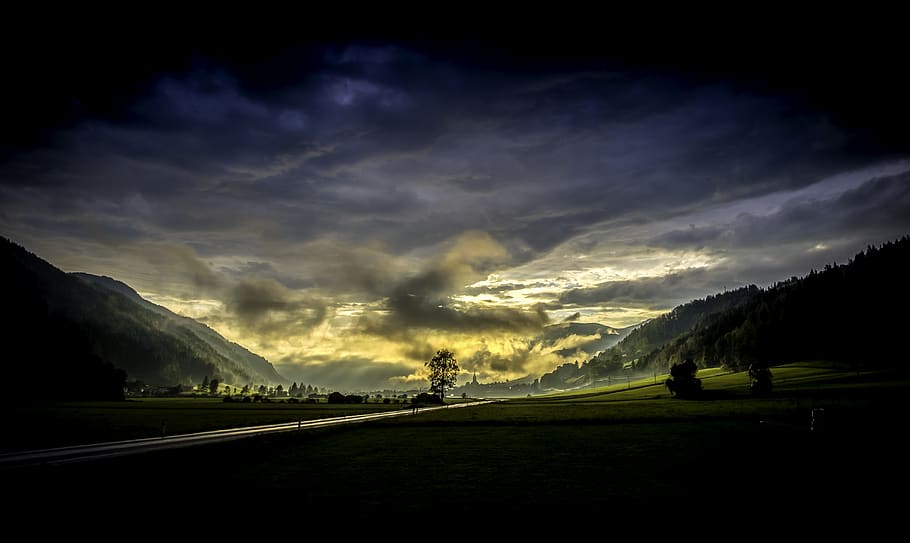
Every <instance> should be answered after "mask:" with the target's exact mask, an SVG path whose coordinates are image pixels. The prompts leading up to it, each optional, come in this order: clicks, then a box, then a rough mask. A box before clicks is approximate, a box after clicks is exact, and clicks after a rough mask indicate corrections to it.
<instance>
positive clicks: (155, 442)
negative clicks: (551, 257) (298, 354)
mask: <svg viewBox="0 0 910 543" xmlns="http://www.w3.org/2000/svg"><path fill="white" fill-rule="evenodd" d="M494 401H496V400H483V401H476V402H465V403H456V404H448V405H440V406H435V407H421V408H420V409H418V410H417V411H416V413H415V412H414V410H412V409H399V410H395V411H383V412H380V413H366V414H363V415H347V416H343V417H332V418H327V419H315V420H306V421H299V422H286V423H281V424H266V425H263V426H247V427H245V428H230V429H227V430H213V431H210V432H198V433H195V434H181V435H173V436H166V437H151V438H145V439H130V440H126V441H111V442H108V443H93V444H88V445H74V446H71V447H59V448H56V449H41V450H37V451H23V452H15V453H7V454H3V455H0V467H11V466H27V465H36V464H66V463H70V462H84V461H87V460H98V459H102V458H111V457H116V456H124V455H127V454H137V453H143V452H152V451H160V450H164V449H175V448H178V447H189V446H192V445H202V444H205V443H217V442H221V441H231V440H234V439H242V438H245V437H253V436H258V435H263V434H272V433H276V432H294V431H298V430H308V429H311V428H324V427H326V426H339V425H342V424H355V423H359V422H367V421H371V420H378V419H385V418H391V417H402V416H411V415H416V414H420V413H427V412H429V411H436V410H439V409H453V408H460V407H473V406H477V405H483V404H488V403H493V402H494Z"/></svg>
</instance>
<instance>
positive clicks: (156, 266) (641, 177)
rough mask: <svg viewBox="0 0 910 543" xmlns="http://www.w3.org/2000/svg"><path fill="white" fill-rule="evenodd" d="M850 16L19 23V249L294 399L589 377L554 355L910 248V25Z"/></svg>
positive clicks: (15, 158)
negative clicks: (908, 33)
mask: <svg viewBox="0 0 910 543" xmlns="http://www.w3.org/2000/svg"><path fill="white" fill-rule="evenodd" d="M848 15H849V16H845V17H843V18H840V19H839V20H837V21H835V22H830V21H824V20H821V19H818V18H817V17H816V15H812V16H810V17H804V18H799V17H789V16H788V17H782V16H778V15H777V14H773V13H772V14H771V16H768V17H758V18H752V19H749V20H750V21H753V22H755V23H756V25H753V26H751V27H746V26H745V25H744V23H743V19H742V18H741V17H740V18H738V17H733V18H731V19H729V20H727V21H726V22H723V21H722V22H721V23H717V24H714V23H712V24H706V23H703V22H702V23H700V24H694V23H692V22H691V21H686V20H678V21H677V20H673V19H672V18H671V20H670V21H669V22H665V23H662V24H657V23H656V22H654V21H651V20H648V21H646V24H631V23H635V22H637V21H631V22H630V21H625V20H622V19H621V18H619V17H614V18H613V19H610V18H609V17H607V18H606V19H604V18H598V19H586V18H585V17H580V16H579V17H577V18H569V19H561V18H559V17H556V18H554V19H553V20H552V21H548V20H547V18H543V20H544V21H547V22H546V24H545V25H542V26H539V27H532V28H526V27H524V26H522V25H518V24H512V25H510V26H507V27H504V26H503V25H502V24H501V23H502V21H494V22H490V23H489V24H487V25H483V24H475V25H474V26H472V27H471V31H465V30H464V28H463V27H462V28H461V30H460V31H451V30H446V29H445V28H442V27H433V26H430V25H429V24H427V23H426V22H425V23H424V24H423V25H416V24H414V25H412V24H404V23H402V22H401V20H399V21H398V24H385V25H382V24H368V22H361V23H360V24H354V23H351V22H349V21H348V22H344V21H343V22H342V23H343V24H342V23H338V22H337V21H335V23H336V24H333V21H334V20H327V21H326V20H318V18H317V17H315V16H314V17H312V18H311V19H310V20H306V21H304V20H298V19H293V18H282V17H280V16H278V15H277V14H273V15H272V16H269V17H261V18H259V17H250V18H249V20H246V19H243V20H241V21H233V22H234V23H235V25H238V26H228V27H225V26H221V25H218V24H214V23H213V24H201V23H202V22H205V21H206V20H205V19H189V20H187V21H183V22H181V20H169V19H165V18H162V19H160V20H159V19H157V18H152V19H151V20H150V24H148V25H145V26H140V25H139V24H138V23H137V22H136V21H135V20H133V19H130V18H128V17H124V18H123V19H120V20H119V22H118V24H107V23H102V22H99V21H101V19H96V20H95V21H94V22H91V21H88V22H86V21H79V20H77V21H75V23H73V22H72V21H70V20H69V19H66V18H62V19H61V21H59V22H58V23H56V24H51V23H49V22H48V21H46V20H45V19H42V18H38V17H37V16H33V17H29V16H24V18H23V20H21V21H20V24H18V25H16V26H17V31H15V32H12V33H8V34H7V35H6V36H5V37H4V38H3V42H2V47H3V65H2V69H3V73H4V83H3V90H2V96H0V98H2V107H3V115H4V123H3V129H2V139H0V234H2V235H3V236H5V237H7V238H9V239H11V240H13V241H15V242H17V243H19V244H21V245H23V246H25V247H26V248H27V249H29V250H30V251H32V252H34V253H36V254H37V255H38V256H41V257H42V258H44V259H46V260H48V261H49V262H50V263H52V264H54V265H55V266H57V267H60V268H62V269H64V270H66V271H84V272H89V273H95V274H99V275H107V276H110V277H114V278H115V279H118V280H121V281H124V282H125V283H127V284H129V285H130V286H132V287H133V288H134V289H136V290H137V291H138V292H139V293H140V294H141V295H142V296H144V297H145V298H147V299H148V300H150V301H152V302H155V303H158V304H161V305H163V306H166V307H168V308H170V309H172V310H173V311H176V312H178V313H180V314H183V315H187V316H190V317H193V318H196V319H198V320H200V321H202V322H205V323H206V324H208V325H209V326H211V327H212V328H214V329H216V330H217V331H219V332H220V333H222V334H223V335H224V336H225V337H227V338H228V339H231V340H233V341H236V342H238V343H240V344H242V345H244V346H245V347H247V348H249V349H250V350H252V351H254V352H256V353H259V354H261V355H263V356H265V357H266V358H267V359H268V360H269V361H271V362H272V363H273V364H275V365H276V367H277V368H278V369H279V371H281V372H282V373H283V374H284V375H285V376H287V377H288V378H289V379H292V380H294V381H298V382H301V381H302V382H305V383H311V384H316V385H318V386H331V387H335V388H338V389H345V388H347V389H351V390H355V389H381V388H397V389H406V388H412V387H417V386H424V387H425V386H426V383H427V381H426V374H425V368H424V363H425V362H426V361H427V360H429V359H430V358H431V357H432V356H433V355H434V353H435V352H436V351H437V350H439V349H442V348H449V349H452V350H453V351H454V352H455V354H456V357H457V359H458V363H459V366H460V367H461V369H462V374H461V376H460V378H459V381H460V382H465V381H466V380H470V378H471V377H472V376H473V375H474V374H475V373H476V375H477V377H478V379H479V380H480V381H481V382H491V381H505V380H510V379H518V378H522V377H525V376H528V375H531V376H539V375H540V374H542V373H544V372H547V371H552V370H553V369H554V368H555V367H556V366H558V365H560V364H562V363H565V362H571V361H574V360H585V359H587V358H589V357H590V356H591V355H593V354H594V353H586V352H584V351H576V352H575V353H574V355H571V356H560V355H559V354H557V353H556V351H557V350H565V349H569V350H571V349H572V348H574V346H576V345H581V344H583V343H584V342H585V341H586V340H590V339H591V338H590V337H578V336H570V337H566V338H564V339H563V340H562V341H560V342H559V343H558V344H543V343H541V342H540V341H536V340H535V338H537V337H538V336H539V334H540V333H541V332H542V330H543V329H544V327H545V326H550V325H554V324H559V323H562V322H570V321H571V322H596V323H601V324H605V325H609V326H612V327H615V328H622V327H627V326H633V325H636V324H638V323H641V322H642V321H644V320H646V319H649V318H653V317H656V316H658V315H660V314H662V313H664V312H666V311H668V310H670V309H672V308H673V307H674V306H676V305H678V304H681V303H685V302H687V301H690V300H692V299H695V298H702V297H705V296H707V295H710V294H714V293H717V292H722V291H723V290H725V289H733V288H737V287H741V286H744V285H750V284H755V285H757V286H759V287H766V286H769V285H771V284H773V283H774V282H776V281H778V280H782V279H786V278H789V277H791V276H800V275H804V274H806V273H808V272H809V271H810V270H811V269H813V268H815V269H821V268H822V267H824V265H825V264H828V263H838V262H840V263H842V262H846V260H847V259H848V258H849V257H851V256H852V255H853V254H855V253H856V252H858V251H860V250H862V249H863V248H864V247H866V246H867V245H870V244H871V245H877V244H880V243H883V242H886V241H890V240H893V239H895V238H897V237H900V236H902V235H906V234H908V233H910V133H908V131H907V126H908V121H910V108H908V106H907V104H906V102H905V100H906V98H905V97H906V96H910V88H908V87H910V84H908V83H907V82H905V81H904V80H903V78H902V77H901V72H902V71H903V70H904V69H905V67H904V66H903V65H902V62H903V59H902V51H903V49H902V46H903V44H902V43H900V36H901V32H900V28H899V27H898V26H897V21H899V20H900V18H898V17H896V16H895V17H888V16H887V15H888V14H883V15H882V16H881V17H876V18H871V17H868V18H866V17H862V16H859V15H858V14H856V13H855V12H854V13H851V14H848ZM285 19H286V20H285ZM365 20H366V21H369V19H365ZM585 20H587V22H584V21H585ZM130 21H132V23H130ZM156 23H157V24H156ZM241 23H242V24H241ZM266 23H267V26H266ZM878 318H881V316H878V315H845V316H844V320H845V322H850V323H863V322H874V321H875V320H876V319H878Z"/></svg>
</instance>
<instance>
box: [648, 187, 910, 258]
mask: <svg viewBox="0 0 910 543" xmlns="http://www.w3.org/2000/svg"><path fill="white" fill-rule="evenodd" d="M908 230H910V173H902V174H898V175H893V176H887V177H880V178H873V179H870V180H868V181H866V182H864V183H862V184H860V185H859V186H858V187H856V188H854V189H850V190H847V191H845V192H843V193H842V194H840V195H838V196H836V197H832V198H812V197H811V196H803V197H799V198H792V199H790V200H787V201H785V202H784V203H783V204H782V205H781V206H780V208H779V209H777V210H776V211H774V212H772V213H770V214H767V215H756V214H752V213H741V214H739V215H738V216H737V217H736V218H735V219H734V220H733V221H732V222H730V223H727V224H714V225H708V226H699V227H696V226H694V225H692V226H690V227H689V228H687V229H678V230H672V231H669V232H666V233H663V234H660V235H659V236H657V237H655V238H654V239H652V240H651V244H652V245H654V246H658V247H666V248H716V249H742V250H748V249H750V248H753V249H757V248H763V247H772V246H778V247H779V246H781V245H787V244H792V243H800V244H806V243H822V242H835V241H838V240H841V239H843V238H852V239H851V240H850V241H851V242H853V243H854V244H855V243H857V242H858V243H860V245H859V246H858V247H862V242H863V240H865V239H867V238H868V239H869V243H876V244H877V243H880V242H882V241H885V240H887V239H891V238H896V237H899V236H901V235H902V234H903V233H905V232H907V231H908ZM874 240H879V241H878V242H875V241H874Z"/></svg>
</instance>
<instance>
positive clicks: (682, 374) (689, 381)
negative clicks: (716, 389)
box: [664, 358, 701, 398]
mask: <svg viewBox="0 0 910 543" xmlns="http://www.w3.org/2000/svg"><path fill="white" fill-rule="evenodd" d="M696 372H698V366H696V365H695V362H693V361H692V359H691V358H687V359H686V361H685V362H680V363H679V364H673V366H672V367H671V368H670V378H669V379H667V381H666V382H665V383H664V384H665V385H666V386H667V390H669V391H670V394H672V395H674V396H676V397H677V398H697V397H698V396H699V395H701V379H698V378H696V377H695V374H696Z"/></svg>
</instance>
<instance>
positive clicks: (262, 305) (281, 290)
mask: <svg viewBox="0 0 910 543" xmlns="http://www.w3.org/2000/svg"><path fill="white" fill-rule="evenodd" d="M226 298H227V299H226V301H225V303H226V305H227V308H228V310H229V311H230V312H231V313H232V314H233V315H235V316H236V317H237V318H238V320H239V322H240V324H241V325H242V326H244V327H246V328H247V329H249V330H253V331H255V332H257V333H258V334H261V335H263V336H267V337H270V336H274V335H281V334H285V335H286V334H287V333H288V331H289V330H294V329H296V330H297V331H298V333H299V332H303V331H307V330H309V329H311V328H312V327H313V326H316V325H318V324H320V323H321V322H323V321H324V320H325V319H326V317H327V316H328V314H329V310H328V307H327V306H326V304H325V303H324V302H323V301H321V300H318V299H315V298H312V297H308V296H303V295H301V294H299V293H297V292H295V291H292V290H290V289H288V288H287V287H285V286H284V285H282V284H281V283H278V282H277V281H275V280H272V279H264V278H256V279H244V280H242V281H240V282H238V283H237V284H235V285H232V286H231V287H230V289H229V290H228V293H227V295H226Z"/></svg>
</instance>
